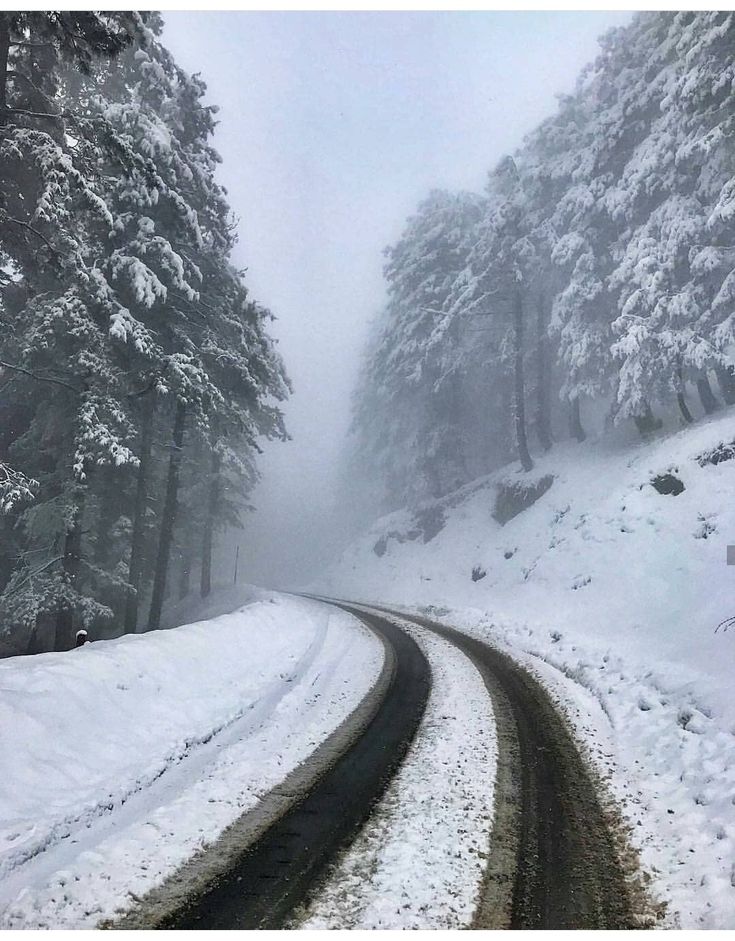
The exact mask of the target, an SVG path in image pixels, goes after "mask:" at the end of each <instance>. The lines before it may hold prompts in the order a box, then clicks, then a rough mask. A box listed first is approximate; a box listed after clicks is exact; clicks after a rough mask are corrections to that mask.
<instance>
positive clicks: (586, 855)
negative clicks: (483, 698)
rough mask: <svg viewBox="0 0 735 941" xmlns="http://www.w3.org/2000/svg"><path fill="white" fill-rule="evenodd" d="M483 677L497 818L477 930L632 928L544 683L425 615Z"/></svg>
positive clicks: (583, 779)
mask: <svg viewBox="0 0 735 941" xmlns="http://www.w3.org/2000/svg"><path fill="white" fill-rule="evenodd" d="M378 610H380V611H383V612H385V613H389V612H390V613H391V614H393V615H394V616H395V617H397V618H402V619H404V620H406V621H410V622H413V623H415V624H418V625H420V626H421V627H424V628H427V629H428V630H431V631H433V632H434V633H435V634H438V635H439V636H441V637H444V638H445V639H446V640H449V641H451V643H453V644H454V645H455V646H457V647H458V648H459V649H460V650H462V651H463V652H464V653H465V654H466V655H467V656H468V657H469V658H470V660H472V662H473V663H474V664H475V666H476V667H477V669H478V670H479V671H480V674H481V675H482V677H483V679H484V681H485V684H486V686H487V689H488V691H489V693H490V695H491V698H492V700H493V706H494V710H495V716H496V722H497V726H498V742H499V752H500V754H499V766H498V780H497V783H496V813H495V823H494V826H493V833H492V845H491V847H490V855H489V865H488V869H487V873H486V878H485V884H484V886H483V892H482V896H481V900H480V904H479V907H478V910H477V913H476V916H475V922H474V924H473V927H476V928H513V929H521V928H525V929H529V928H530V929H541V928H544V929H563V928H592V929H626V928H638V927H641V926H642V921H644V920H645V915H644V914H643V913H642V912H641V911H640V910H639V909H640V908H641V904H640V900H639V899H638V898H637V897H635V895H636V893H635V891H634V888H633V886H632V885H631V882H630V880H628V879H626V877H625V874H624V872H623V869H622V865H621V862H620V855H619V854H618V852H617V847H616V837H615V835H614V832H613V830H612V829H611V827H610V826H609V825H608V819H607V817H606V814H605V812H604V811H603V809H602V807H601V804H600V801H599V799H598V795H597V791H596V788H595V785H594V783H593V780H592V777H591V775H590V772H589V770H588V768H587V766H586V765H585V762H584V760H583V759H582V757H581V755H580V753H579V751H578V749H577V747H576V745H575V743H574V740H573V737H572V734H571V732H570V730H569V728H568V726H567V723H566V722H565V720H564V719H563V718H562V716H561V715H560V714H559V711H558V710H557V708H556V707H555V706H554V703H553V702H552V699H551V697H550V696H549V694H548V692H547V691H546V690H545V689H544V687H543V686H542V685H541V683H540V682H539V681H538V680H536V679H535V678H534V677H533V676H532V675H531V674H530V673H529V672H528V671H527V670H525V669H524V668H523V667H522V666H521V665H520V664H518V663H517V662H516V661H515V660H513V659H512V658H511V657H509V656H508V655H506V654H504V653H502V652H501V651H500V650H498V649H497V648H495V647H492V646H490V645H489V644H486V643H484V642H483V641H481V640H478V639H477V638H474V637H470V636H468V635H467V634H464V633H462V632H461V631H458V630H455V629H454V628H451V627H447V626H446V625H443V624H439V623H437V622H435V621H431V620H429V619H427V618H424V617H419V616H416V615H408V614H405V613H403V612H400V611H392V610H391V609H387V608H382V607H381V608H379V609H378Z"/></svg>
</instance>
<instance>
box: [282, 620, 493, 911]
mask: <svg viewBox="0 0 735 941" xmlns="http://www.w3.org/2000/svg"><path fill="white" fill-rule="evenodd" d="M403 626H404V627H405V629H406V630H407V631H408V633H410V634H411V635H412V636H413V637H414V638H415V640H416V641H417V643H418V644H419V645H420V646H421V647H422V648H423V650H424V653H425V654H426V656H427V657H428V659H429V663H430V664H431V671H432V687H431V692H430V694H429V700H428V703H427V706H426V712H425V713H424V717H423V719H422V721H421V724H420V726H419V729H418V733H417V736H416V739H415V740H414V742H413V744H412V746H411V748H410V749H409V751H408V754H407V755H406V758H405V760H404V762H403V764H402V765H401V768H400V770H399V772H398V774H397V775H396V777H395V778H394V779H393V781H392V782H391V785H390V787H389V788H388V791H387V793H386V795H385V797H384V798H383V799H382V800H381V801H380V803H379V804H378V806H377V808H376V810H375V811H374V813H373V815H372V816H371V818H370V819H369V820H368V822H367V824H366V825H365V828H364V829H363V831H362V832H361V833H360V835H359V836H358V838H357V839H356V840H355V842H354V843H353V845H352V846H351V847H350V849H349V850H348V851H347V852H346V853H345V854H344V856H343V858H342V859H341V860H340V862H339V863H338V865H337V866H336V871H334V872H333V873H332V874H331V876H330V878H329V880H328V882H327V884H326V886H325V887H324V889H323V890H322V891H321V892H320V894H319V895H318V896H317V898H316V899H315V901H314V903H313V904H312V906H311V907H310V908H309V910H308V912H307V913H306V915H305V918H304V920H303V922H300V923H299V924H298V925H297V927H300V928H360V929H365V928H371V929H372V928H381V929H383V928H437V929H448V928H466V927H468V926H469V924H470V922H471V921H472V917H473V915H474V913H475V908H476V906H477V899H478V893H479V888H480V883H481V880H482V877H483V872H484V868H485V863H484V860H485V858H486V856H487V852H488V845H489V842H490V829H491V827H492V818H493V791H494V782H495V769H496V762H497V741H496V735H495V725H494V721H493V714H492V705H491V702H490V697H489V695H488V693H487V690H486V688H485V684H484V682H483V680H482V678H481V676H480V674H479V673H478V671H477V669H476V668H475V666H474V665H473V664H472V663H471V661H470V660H469V659H468V658H467V657H466V656H465V655H464V654H463V653H462V652H461V651H459V650H457V648H456V647H455V646H454V645H453V644H451V643H449V642H448V641H446V640H443V639H441V638H439V637H435V636H433V635H431V634H429V633H428V632H426V631H424V630H421V629H420V628H417V627H416V625H412V624H411V623H410V622H407V621H406V622H403Z"/></svg>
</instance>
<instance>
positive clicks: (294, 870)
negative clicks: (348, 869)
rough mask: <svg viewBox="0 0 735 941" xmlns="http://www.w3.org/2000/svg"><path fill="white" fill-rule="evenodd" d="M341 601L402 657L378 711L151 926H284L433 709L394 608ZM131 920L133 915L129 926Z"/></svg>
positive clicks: (425, 669) (425, 678) (425, 676)
mask: <svg viewBox="0 0 735 941" xmlns="http://www.w3.org/2000/svg"><path fill="white" fill-rule="evenodd" d="M340 607H343V608H344V609H345V610H347V611H350V613H353V614H356V615H357V617H359V619H360V620H361V621H363V623H365V624H366V625H367V626H368V627H369V628H370V629H371V630H373V631H374V632H375V633H376V634H378V636H379V637H380V638H381V639H382V640H383V642H384V644H386V646H387V648H388V652H389V656H390V657H391V659H392V662H393V669H392V671H391V676H390V678H389V680H388V682H387V683H386V689H385V691H384V694H383V696H382V700H381V702H380V704H379V705H378V707H377V709H376V710H375V713H374V715H372V717H371V718H370V720H369V722H368V723H367V724H366V727H365V728H364V730H362V731H361V734H359V736H358V737H357V738H356V740H354V741H353V742H352V743H351V744H350V745H349V747H347V748H346V749H344V750H343V751H342V752H341V753H340V754H339V755H337V756H336V757H335V759H334V761H333V762H331V763H330V765H329V767H328V768H326V769H325V770H324V773H323V774H322V775H321V777H319V778H318V780H316V781H315V782H313V783H310V786H309V788H308V790H307V791H306V793H305V794H303V795H301V796H300V797H299V798H298V799H297V800H295V801H293V802H291V803H290V805H289V806H287V808H286V809H285V811H284V812H283V813H281V814H280V815H279V816H278V817H277V819H276V820H275V821H274V822H273V823H272V824H271V825H270V826H269V827H268V828H267V829H266V830H265V832H263V833H262V834H261V835H259V837H258V838H257V839H256V840H255V841H254V842H252V843H251V844H250V845H248V846H247V847H246V848H245V849H244V851H243V852H242V853H241V854H240V855H238V856H237V858H236V859H234V861H233V862H232V863H231V865H229V867H228V868H227V869H226V871H224V872H220V873H218V874H217V875H216V877H214V878H213V879H212V880H211V881H208V882H207V884H206V885H204V886H202V887H200V889H199V891H198V892H196V893H194V894H192V895H190V896H188V897H187V898H186V899H185V900H184V901H183V902H182V904H181V905H179V907H178V908H177V909H176V910H175V911H173V912H169V913H167V914H166V915H165V916H164V917H162V918H159V919H157V920H156V922H155V924H154V925H152V924H151V923H150V922H148V924H147V925H145V926H147V927H157V928H165V929H200V928H203V929H255V928H269V929H277V928H282V927H284V926H285V925H286V924H287V923H288V921H289V918H290V916H291V913H292V912H293V911H294V909H296V908H297V907H298V906H299V905H301V904H303V903H304V902H306V901H308V898H309V896H310V895H311V894H312V893H313V892H314V890H315V888H316V886H318V884H319V881H320V879H321V878H322V877H323V875H324V873H325V871H326V869H327V867H328V865H329V864H330V863H331V862H332V861H333V860H334V859H335V858H336V856H337V855H338V853H339V852H340V851H341V850H343V849H344V848H345V847H346V846H348V845H349V843H350V842H351V841H352V839H353V838H354V836H355V834H356V833H357V832H358V830H359V828H360V827H361V826H362V824H363V823H364V822H365V820H366V819H367V817H368V816H369V814H370V812H371V810H372V808H373V806H374V805H375V803H376V802H377V801H378V800H379V799H380V798H381V796H382V795H383V793H384V791H385V789H386V787H387V786H388V784H389V782H390V780H391V778H392V777H393V775H394V774H395V772H396V771H397V769H398V767H399V765H400V763H401V761H402V759H403V757H404V755H405V754H406V751H407V750H408V748H409V746H410V744H411V741H412V740H413V738H414V735H415V734H416V730H417V728H418V725H419V723H420V721H421V718H422V716H423V714H424V710H425V707H426V701H427V698H428V694H429V687H430V683H431V671H430V667H429V664H428V661H427V660H426V658H425V656H424V655H423V653H422V652H421V650H420V649H419V647H418V645H417V644H416V642H415V641H414V640H413V639H412V638H411V637H409V636H408V635H407V634H406V633H405V632H404V631H402V630H401V629H400V627H398V626H396V625H395V624H393V623H392V622H391V621H390V620H389V619H388V618H386V616H385V615H383V614H381V613H380V612H377V611H376V612H370V613H367V612H364V611H360V612H357V611H356V610H355V609H354V608H352V607H350V606H348V605H340ZM215 851H216V847H215ZM208 852H209V851H208ZM129 924H130V923H128V924H126V923H125V921H123V923H121V924H120V925H119V927H128V926H129ZM135 926H136V927H138V926H140V927H143V926H144V925H142V924H136V925H135Z"/></svg>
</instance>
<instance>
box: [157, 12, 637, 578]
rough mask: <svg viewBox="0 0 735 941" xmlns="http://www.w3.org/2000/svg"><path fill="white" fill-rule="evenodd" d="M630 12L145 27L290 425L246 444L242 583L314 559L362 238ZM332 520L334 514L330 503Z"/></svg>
mask: <svg viewBox="0 0 735 941" xmlns="http://www.w3.org/2000/svg"><path fill="white" fill-rule="evenodd" d="M630 17H631V14H630V13H623V12H607V13H605V12H587V13H582V12H575V13H526V12H523V13H500V12H488V13H402V14H401V13H276V12H274V13H251V12H239V13H238V12H229V13H166V14H165V20H166V29H165V32H164V43H165V44H166V45H167V46H168V47H169V48H170V49H171V51H172V52H173V54H174V55H175V57H176V59H177V61H178V62H179V63H180V64H181V65H182V66H183V67H184V68H185V69H187V70H188V71H190V72H200V73H201V75H202V77H203V78H204V80H205V81H206V82H207V84H208V86H209V101H211V102H213V103H216V104H218V105H219V106H220V109H221V110H220V113H219V120H220V124H219V127H218V131H217V135H216V139H215V146H216V147H217V149H218V150H219V152H220V154H221V155H222V158H223V165H222V167H221V169H220V180H221V181H222V182H223V183H224V185H225V186H226V187H227V189H228V191H229V195H230V202H231V205H232V207H233V209H234V210H235V212H236V213H237V215H238V216H239V217H240V228H239V232H240V244H239V247H238V250H237V253H236V259H235V260H236V262H237V263H238V264H241V265H244V266H246V267H247V268H248V276H247V281H248V284H249V287H250V289H251V292H252V295H253V296H254V297H255V298H256V299H257V300H258V301H259V302H261V303H263V304H265V305H266V306H268V307H270V308H271V310H273V312H274V313H275V314H276V315H277V317H278V322H277V323H276V324H275V325H274V327H273V331H272V332H273V333H274V335H275V336H277V337H278V338H279V340H280V349H281V353H282V355H283V356H284V359H285V361H286V365H287V368H288V371H289V374H290V376H291V378H292V381H293V384H294V390H295V391H294V396H293V398H292V399H291V401H290V402H289V403H288V404H287V406H286V408H285V413H286V420H287V424H288V428H289V431H290V433H291V435H292V437H293V441H291V442H289V443H288V444H285V445H284V444H279V443H273V444H269V445H266V447H265V453H264V455H263V456H262V457H261V459H260V468H261V471H262V474H263V482H262V484H261V485H259V487H258V488H257V490H256V492H255V493H254V495H253V502H254V503H255V505H256V506H257V508H258V510H257V512H256V513H255V514H252V515H251V517H250V519H249V520H248V521H247V524H246V529H245V531H244V533H243V534H242V536H241V537H240V542H241V546H242V548H241V564H242V563H243V562H244V569H245V575H246V577H247V578H249V579H250V580H252V581H256V582H258V583H260V584H265V585H270V586H281V587H289V586H292V585H295V584H298V583H299V582H300V581H302V580H303V579H304V578H307V577H309V576H310V575H311V574H312V573H313V572H315V571H316V569H318V567H319V565H321V564H322V563H323V561H324V560H325V559H326V558H327V557H328V556H329V553H330V551H331V548H332V546H331V542H332V541H333V539H332V533H333V531H334V532H336V531H337V530H338V528H339V527H338V526H337V527H335V526H333V524H332V523H331V521H330V514H331V513H332V512H333V507H332V496H333V493H334V490H335V482H336V471H337V462H338V458H339V452H340V448H341V447H342V444H343V441H344V437H345V434H346V431H347V427H348V422H349V396H350V392H351V389H352V386H353V384H354V379H355V374H356V369H357V365H358V359H359V354H360V351H361V348H362V344H363V342H364V339H365V335H366V327H367V325H368V323H369V321H370V319H371V318H372V317H373V316H374V315H375V313H376V312H377V311H378V310H379V309H380V306H381V304H382V302H383V300H384V296H385V295H384V287H383V281H382V264H383V257H382V254H381V252H382V249H383V247H384V246H385V245H387V244H389V243H390V242H391V241H392V240H394V239H395V238H396V237H397V235H398V234H399V233H400V231H401V228H402V226H403V223H404V222H405V219H406V217H407V216H408V215H409V214H410V213H411V212H412V211H413V210H414V209H415V207H416V205H417V203H418V202H419V201H420V200H421V199H422V198H423V197H424V196H425V195H426V194H427V193H428V192H429V191H430V190H431V189H432V188H437V187H439V188H446V189H455V190H456V189H470V190H474V191H480V190H481V189H482V187H483V186H484V182H485V177H486V174H487V172H488V170H490V169H491V167H492V166H493V165H494V163H495V162H496V161H497V160H498V159H499V157H501V156H502V155H503V154H505V153H508V152H512V151H513V150H515V148H516V147H517V146H518V145H519V144H520V142H521V140H522V138H523V135H524V134H525V133H527V132H528V131H530V130H531V129H532V128H533V127H534V126H535V125H536V124H537V123H538V122H539V121H541V120H542V119H543V118H544V117H546V116H547V115H548V114H550V113H552V112H553V111H554V109H555V107H556V100H555V95H556V94H557V93H560V92H569V91H572V89H573V87H574V81H575V79H576V76H577V74H578V73H579V71H580V69H581V68H582V67H583V66H584V65H585V64H586V63H587V62H588V61H590V60H591V59H593V58H594V56H595V55H596V52H597V48H598V47H597V42H596V39H597V37H598V36H599V35H600V34H601V33H603V32H604V31H605V30H607V29H608V28H609V27H611V26H616V25H620V24H623V23H625V22H627V21H629V19H630ZM338 519H339V514H338Z"/></svg>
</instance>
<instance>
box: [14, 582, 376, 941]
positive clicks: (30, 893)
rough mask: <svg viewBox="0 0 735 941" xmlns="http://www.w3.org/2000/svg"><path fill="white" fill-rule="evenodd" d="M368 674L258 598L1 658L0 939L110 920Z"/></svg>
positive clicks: (315, 623) (323, 622) (357, 656)
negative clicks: (156, 625)
mask: <svg viewBox="0 0 735 941" xmlns="http://www.w3.org/2000/svg"><path fill="white" fill-rule="evenodd" d="M382 662H383V649H382V645H381V644H380V642H379V641H378V640H377V639H376V638H375V637H374V635H372V634H371V633H370V632H369V631H368V630H367V629H366V628H364V627H363V626H362V625H361V624H360V623H359V622H358V621H356V620H355V619H354V618H352V617H351V616H350V615H347V614H345V613H343V612H341V611H338V610H337V609H333V608H327V607H325V606H323V605H319V604H317V603H315V602H311V601H307V600H301V599H296V598H293V597H288V596H282V595H270V596H269V595H266V594H262V595H261V600H259V601H256V602H255V603H252V604H250V605H248V606H246V607H244V608H242V609H240V610H238V611H235V612H233V613H231V614H228V615H225V616H221V617H216V618H213V619H211V620H208V621H202V622H199V623H195V624H190V625H187V626H185V627H181V628H178V629H176V630H167V631H158V632H155V633H151V634H143V635H132V636H126V637H123V638H119V639H117V640H112V641H101V642H98V643H94V644H88V645H86V646H84V647H81V648H79V649H77V650H74V651H71V652H68V653H51V654H43V655H39V656H36V657H15V658H11V659H8V660H4V661H2V662H0V766H1V767H2V768H3V775H2V777H1V778H0V927H4V928H84V927H94V926H95V925H96V924H97V923H98V922H100V921H101V920H103V919H107V918H112V917H115V916H116V915H117V914H120V913H121V912H123V911H125V910H126V909H127V908H129V907H130V906H131V905H132V904H133V903H134V902H135V900H136V899H137V898H139V897H140V896H141V895H143V894H144V893H145V892H147V891H148V890H149V889H151V888H152V887H153V886H154V885H156V884H159V883H161V882H162V881H163V880H164V879H165V877H166V876H168V875H170V874H171V873H172V872H173V871H174V870H175V869H176V868H178V866H179V865H181V863H182V862H184V861H185V860H186V859H187V858H189V857H190V856H192V855H193V854H194V853H195V852H196V851H197V850H199V849H200V848H202V847H203V846H206V845H207V844H208V843H211V842H212V841H213V840H214V839H215V838H216V837H217V836H218V835H219V834H220V833H221V832H222V830H224V829H225V827H227V826H228V825H229V824H230V823H231V822H233V821H234V820H235V819H236V818H237V817H238V816H240V815H241V814H242V813H244V812H246V811H248V810H250V809H252V808H253V807H255V806H256V805H257V803H258V800H259V799H260V797H261V796H262V795H263V794H265V793H266V792H267V791H269V790H270V789H271V788H273V787H274V786H275V785H276V784H278V783H280V782H281V781H282V780H283V779H284V778H285V777H286V775H287V774H288V773H289V772H290V771H291V770H292V769H293V768H294V767H296V766H297V765H298V764H299V763H300V762H301V761H303V760H304V759H305V758H306V757H308V755H309V754H311V753H312V751H313V750H314V749H315V748H316V747H317V746H318V745H319V744H320V743H321V742H322V741H323V740H324V739H325V738H326V737H327V736H328V735H329V734H330V733H331V732H332V731H333V730H334V729H335V728H336V727H337V726H338V725H339V724H340V723H341V722H342V721H343V720H344V719H345V718H346V717H347V715H348V714H349V713H350V712H351V711H352V709H353V708H354V707H355V706H356V705H357V703H358V702H359V701H360V699H361V698H362V697H363V696H364V695H365V694H366V693H367V692H368V691H369V689H370V687H371V686H372V685H373V684H374V682H375V680H376V679H377V676H378V674H379V672H380V669H381V667H382Z"/></svg>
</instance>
